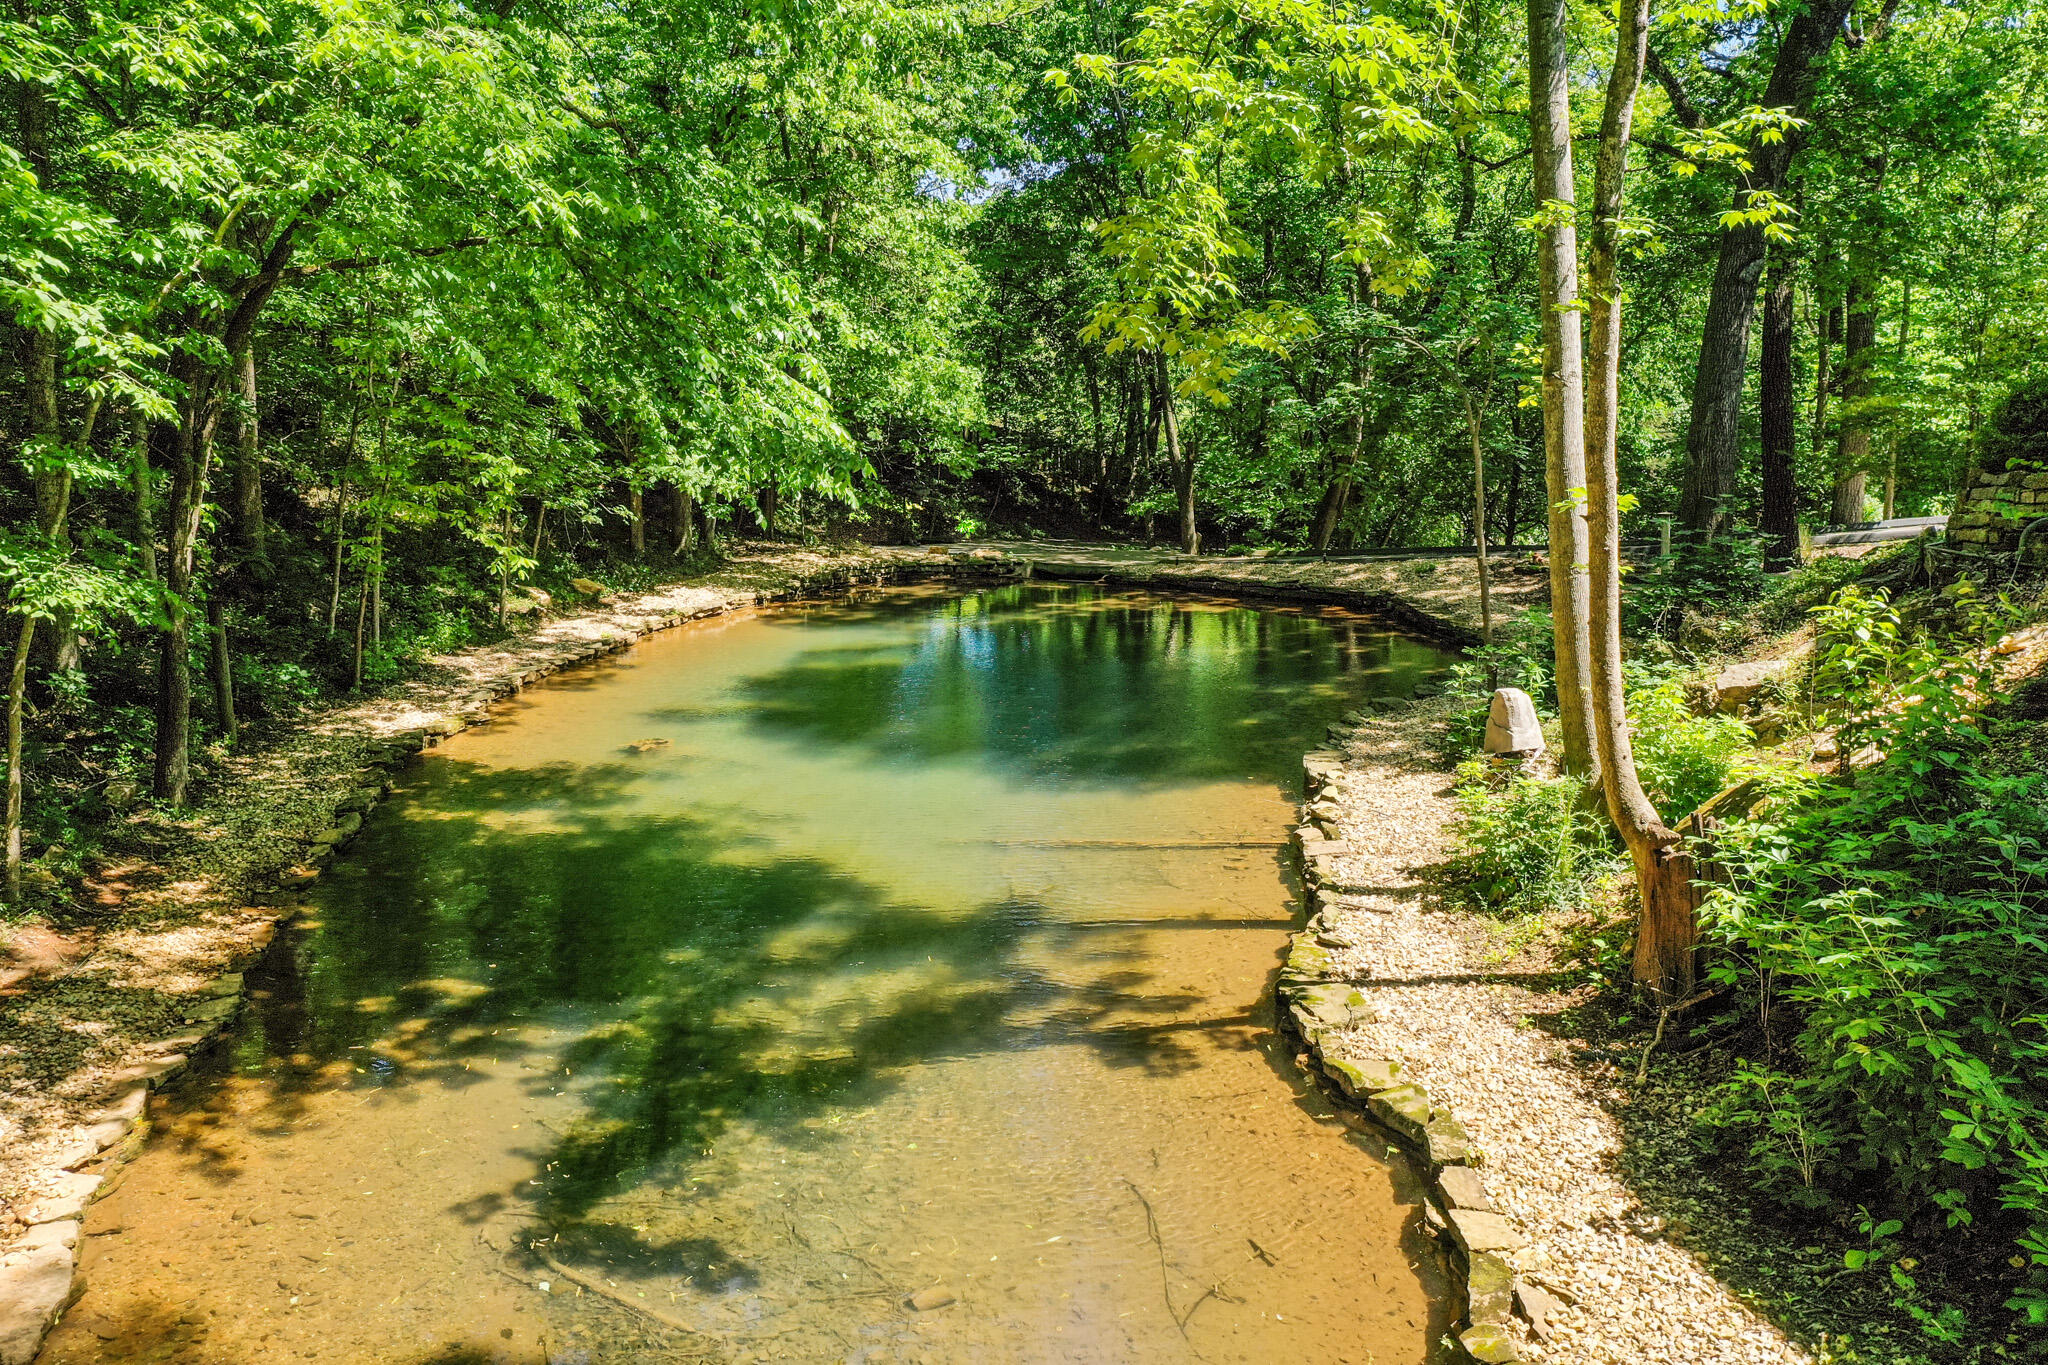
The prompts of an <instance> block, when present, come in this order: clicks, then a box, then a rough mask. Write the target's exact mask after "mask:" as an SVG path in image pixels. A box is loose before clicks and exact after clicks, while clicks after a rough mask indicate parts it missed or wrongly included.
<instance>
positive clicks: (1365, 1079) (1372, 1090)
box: [1323, 1057, 1406, 1100]
mask: <svg viewBox="0 0 2048 1365" xmlns="http://www.w3.org/2000/svg"><path fill="white" fill-rule="evenodd" d="M1323 1071H1324V1072H1325V1073H1326V1074H1328V1076H1329V1077H1330V1079H1331V1080H1333V1081H1335V1082H1336V1083H1337V1088H1338V1089H1339V1090H1342V1091H1343V1092H1344V1093H1345V1094H1347V1095H1349V1096H1350V1097H1351V1098H1353V1099H1355V1100H1362V1099H1370V1098H1371V1097H1372V1096H1374V1095H1376V1094H1378V1093H1379V1092H1380V1091H1382V1090H1392V1089H1393V1088H1394V1087H1395V1086H1397V1085H1405V1084H1406V1082H1405V1081H1403V1080H1402V1079H1401V1064H1400V1063H1399V1062H1396V1061H1389V1060H1387V1059H1386V1058H1383V1057H1368V1058H1365V1059H1364V1060H1362V1061H1356V1062H1353V1061H1346V1060H1344V1059H1342V1058H1338V1057H1325V1058H1324V1059H1323Z"/></svg>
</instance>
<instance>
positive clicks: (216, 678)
mask: <svg viewBox="0 0 2048 1365" xmlns="http://www.w3.org/2000/svg"><path fill="white" fill-rule="evenodd" d="M206 633H207V634H208V635H209V636H211V637H212V640H213V709H214V715H215V718H216V719H217V720H218V721H219V722H220V731H221V733H222V734H223V735H226V736H227V739H228V742H229V743H230V744H232V743H234V742H235V741H236V740H237V739H240V738H241V736H242V723H241V721H240V720H238V719H236V717H235V669H234V658H233V656H232V655H231V654H230V653H229V652H228V618H227V611H226V609H225V608H224V607H222V605H221V600H220V597H219V596H218V595H217V594H216V595H214V596H210V597H208V598H207V599H206Z"/></svg>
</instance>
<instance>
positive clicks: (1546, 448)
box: [1529, 0, 1598, 776]
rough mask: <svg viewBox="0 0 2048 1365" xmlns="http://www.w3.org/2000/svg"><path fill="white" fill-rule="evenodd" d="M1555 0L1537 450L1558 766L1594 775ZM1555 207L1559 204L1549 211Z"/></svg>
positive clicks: (1563, 104)
mask: <svg viewBox="0 0 2048 1365" xmlns="http://www.w3.org/2000/svg"><path fill="white" fill-rule="evenodd" d="M1564 34H1565V6H1564V3H1563V0H1529V128H1530V136H1531V142H1532V145H1533V148H1534V154H1535V156H1534V159H1535V163H1536V186H1535V189H1536V207H1537V212H1538V213H1539V214H1540V215H1541V221H1542V229H1541V233H1540V238H1539V243H1538V247H1537V255H1538V258H1539V263H1540V266H1541V288H1542V296H1541V299H1540V300H1539V303H1540V307H1541V311H1542V315H1543V454H1544V479H1545V483H1546V485H1547V488H1548V492H1549V499H1548V503H1549V522H1550V611H1551V620H1552V624H1553V639H1554V640H1555V643H1556V651H1557V663H1556V678H1557V709H1558V714H1559V718H1560V720H1561V721H1562V723H1563V729H1564V766H1565V771H1567V772H1570V773H1575V774H1579V775H1582V776H1592V775H1594V774H1595V773H1597V772H1598V767H1597V760H1596V757H1595V755H1594V752H1593V712H1592V703H1591V700H1590V698H1589V697H1588V695H1587V691H1586V683H1587V679H1588V676H1589V675H1590V674H1591V672H1592V656H1591V648H1590V644H1589V642H1588V640H1587V637H1586V622H1587V594H1588V590H1589V585H1588V582H1587V574H1588V572H1589V570H1588V564H1587V557H1586V549H1587V546H1586V509H1585V502H1584V494H1583V492H1582V491H1580V490H1583V489H1584V488H1585V487H1586V435H1585V368H1584V366H1585V357H1584V354H1583V352H1582V349H1581V335H1580V330H1579V311H1578V303H1579V287H1578V280H1579V238H1578V229H1577V228H1576V227H1575V226H1574V224H1573V221H1572V213H1571V210H1570V208H1569V206H1570V205H1571V204H1573V203H1574V202H1575V198H1574V195H1575V191H1574V189H1573V183H1572V143H1571V98H1570V89H1569V86H1568V84H1567V80H1568V75H1569V72H1568V69H1567V65H1566V60H1565V47H1564ZM1553 206H1558V207H1553Z"/></svg>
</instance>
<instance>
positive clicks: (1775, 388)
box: [1758, 252, 1799, 569]
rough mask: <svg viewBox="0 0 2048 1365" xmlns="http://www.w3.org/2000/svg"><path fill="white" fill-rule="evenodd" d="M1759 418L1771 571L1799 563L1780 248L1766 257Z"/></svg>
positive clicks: (1788, 324)
mask: <svg viewBox="0 0 2048 1365" xmlns="http://www.w3.org/2000/svg"><path fill="white" fill-rule="evenodd" d="M1761 379H1762V393H1761V395H1760V400H1759V405H1758V406H1759V416H1760V417H1761V425H1762V438H1763V441H1762V445H1763V448H1762V454H1761V457H1760V458H1761V462H1762V466H1763V467H1762V471H1761V472H1762V474H1763V485H1764V486H1763V515H1762V517H1761V518H1760V521H1761V523H1762V527H1763V533H1764V557H1765V562H1766V563H1767V564H1768V565H1769V566H1770V567H1771V568H1773V569H1784V568H1790V567H1793V566H1795V565H1797V564H1798V563H1799V480H1798V477H1797V470H1796V468H1795V465H1794V459H1793V452H1794V447H1795V446H1796V445H1797V443H1798V440H1799V412H1798V397H1797V395H1796V394H1795V393H1794V392H1793V385H1792V263H1791V262H1790V261H1789V260H1787V259H1786V258H1785V256H1784V254H1783V253H1782V252H1780V253H1778V254H1777V255H1776V256H1775V257H1774V258H1773V259H1772V261H1771V276H1770V281H1769V288H1768V289H1766V290H1765V292H1764V346H1763V361H1762V375H1761Z"/></svg>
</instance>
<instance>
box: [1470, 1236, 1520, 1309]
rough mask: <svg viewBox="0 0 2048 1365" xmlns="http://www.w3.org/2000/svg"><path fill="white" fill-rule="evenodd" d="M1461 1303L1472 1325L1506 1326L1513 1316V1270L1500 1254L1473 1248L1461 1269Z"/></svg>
mask: <svg viewBox="0 0 2048 1365" xmlns="http://www.w3.org/2000/svg"><path fill="white" fill-rule="evenodd" d="M1465 1307H1466V1311H1467V1312H1468V1314H1469V1315H1470V1316H1471V1319H1472V1325H1473V1326H1474V1327H1478V1326H1482V1325H1490V1326H1494V1327H1506V1326H1507V1325H1508V1324H1509V1323H1511V1322H1513V1321H1514V1317H1515V1271H1514V1267H1512V1266H1510V1265H1509V1264H1508V1263H1507V1262H1506V1261H1503V1260H1502V1259H1501V1258H1500V1257H1498V1256H1494V1255H1490V1254H1489V1253H1487V1252H1484V1251H1476V1252H1474V1253H1472V1255H1471V1256H1470V1257H1469V1258H1468V1259H1467V1263H1466V1269H1465Z"/></svg>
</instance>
